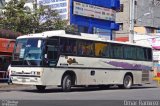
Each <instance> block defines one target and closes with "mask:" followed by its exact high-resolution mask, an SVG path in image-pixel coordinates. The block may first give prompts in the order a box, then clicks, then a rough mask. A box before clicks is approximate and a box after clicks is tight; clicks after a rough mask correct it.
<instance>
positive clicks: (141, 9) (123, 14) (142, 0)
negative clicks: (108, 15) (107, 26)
mask: <svg viewBox="0 0 160 106" xmlns="http://www.w3.org/2000/svg"><path fill="white" fill-rule="evenodd" d="M131 1H132V0H120V2H121V3H120V10H119V11H118V12H117V16H116V22H117V23H119V25H120V28H119V31H117V32H116V36H115V39H116V40H121V41H127V40H128V36H129V32H130V30H129V26H130V2H131ZM134 1H135V3H134V6H135V8H134V33H137V34H150V33H151V34H153V33H156V32H158V31H159V30H158V29H159V27H160V11H159V10H160V0H134Z"/></svg>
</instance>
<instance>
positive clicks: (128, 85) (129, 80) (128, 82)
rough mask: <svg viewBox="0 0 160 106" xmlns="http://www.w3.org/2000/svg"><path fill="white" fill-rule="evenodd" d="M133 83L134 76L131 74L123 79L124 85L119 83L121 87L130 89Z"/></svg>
mask: <svg viewBox="0 0 160 106" xmlns="http://www.w3.org/2000/svg"><path fill="white" fill-rule="evenodd" d="M132 83H133V78H132V77H131V76H130V75H125V77H124V79H123V85H119V88H123V89H130V88H131V86H132Z"/></svg>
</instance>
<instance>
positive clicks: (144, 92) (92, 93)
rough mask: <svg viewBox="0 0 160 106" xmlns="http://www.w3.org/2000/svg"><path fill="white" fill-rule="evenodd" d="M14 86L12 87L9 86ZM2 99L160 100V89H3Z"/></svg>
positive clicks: (146, 86)
mask: <svg viewBox="0 0 160 106" xmlns="http://www.w3.org/2000/svg"><path fill="white" fill-rule="evenodd" d="M9 86H12V85H9ZM0 98H1V99H4V100H5V99H7V100H8V99H9V100H160V88H159V87H156V85H155V84H152V85H145V86H138V87H133V88H132V89H119V88H118V87H111V88H109V89H105V90H100V89H99V88H96V87H93V88H73V89H72V92H62V90H61V88H55V87H54V86H53V87H52V86H50V87H48V88H46V91H45V92H38V91H37V90H36V87H35V86H23V85H22V86H18V87H13V88H4V89H3V88H1V89H0Z"/></svg>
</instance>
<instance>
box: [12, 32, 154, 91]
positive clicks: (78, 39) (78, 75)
mask: <svg viewBox="0 0 160 106" xmlns="http://www.w3.org/2000/svg"><path fill="white" fill-rule="evenodd" d="M152 65H153V63H152V49H151V48H150V47H144V46H138V45H134V44H130V43H122V42H115V41H107V40H105V39H102V38H99V37H98V36H95V35H89V34H81V35H72V34H66V33H65V31H63V30H58V31H46V32H43V33H38V34H29V35H24V36H20V37H18V38H17V40H16V44H15V48H14V52H13V57H12V63H11V67H10V70H11V80H12V82H13V83H15V84H27V85H36V88H37V90H40V91H43V90H45V88H46V86H49V85H57V86H61V87H62V89H63V91H70V90H71V87H75V86H92V85H94V86H99V87H108V86H110V85H118V86H119V87H121V88H126V89H128V88H131V86H132V85H134V84H144V83H149V82H150V79H151V76H150V73H151V72H150V70H152Z"/></svg>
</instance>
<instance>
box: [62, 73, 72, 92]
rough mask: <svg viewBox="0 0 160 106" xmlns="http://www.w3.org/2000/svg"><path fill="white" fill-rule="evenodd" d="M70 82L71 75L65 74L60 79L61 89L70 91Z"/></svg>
mask: <svg viewBox="0 0 160 106" xmlns="http://www.w3.org/2000/svg"><path fill="white" fill-rule="evenodd" d="M71 84H72V81H71V76H70V75H65V76H64V77H63V80H62V90H63V91H64V92H70V91H71Z"/></svg>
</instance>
